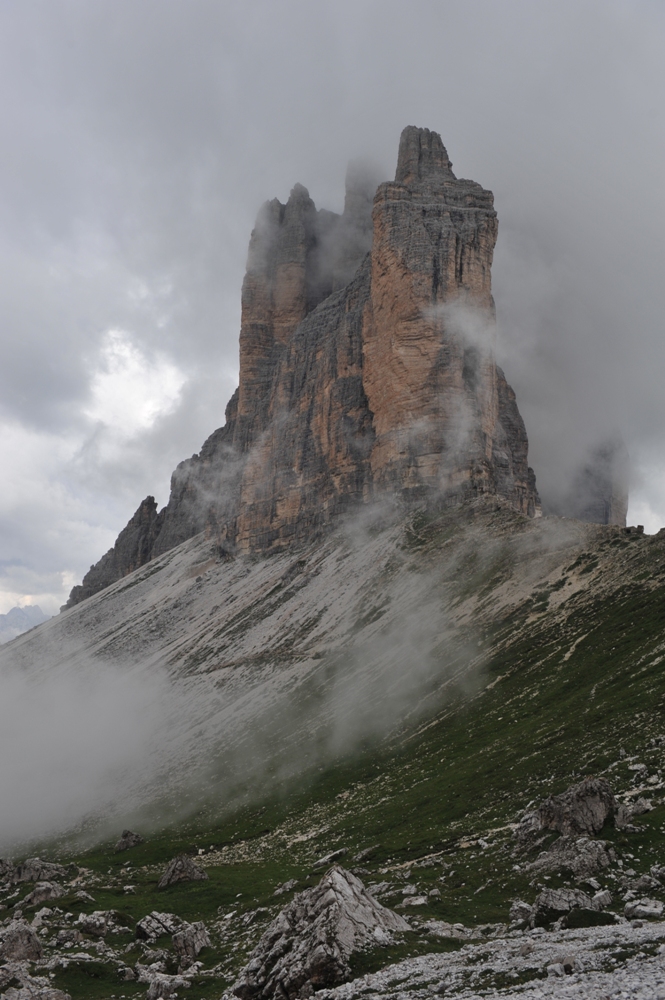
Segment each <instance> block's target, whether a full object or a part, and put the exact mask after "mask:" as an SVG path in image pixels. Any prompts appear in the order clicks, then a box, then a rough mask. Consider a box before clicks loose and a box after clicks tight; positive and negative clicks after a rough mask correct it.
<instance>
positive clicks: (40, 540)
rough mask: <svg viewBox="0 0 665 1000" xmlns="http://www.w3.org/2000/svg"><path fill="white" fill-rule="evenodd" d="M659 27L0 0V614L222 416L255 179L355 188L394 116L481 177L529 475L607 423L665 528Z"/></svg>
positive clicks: (288, 4)
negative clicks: (422, 129)
mask: <svg viewBox="0 0 665 1000" xmlns="http://www.w3.org/2000/svg"><path fill="white" fill-rule="evenodd" d="M664 43H665V10H664V9H663V7H662V5H661V4H658V3H655V2H646V0H642V2H640V0H631V2H613V0H574V2H569V0H557V2H548V0H546V2H543V3H539V4H534V3H532V2H527V0H523V2H521V0H505V2H503V3H501V4H497V3H496V2H494V0H447V2H446V0H444V2H442V0H414V2H413V3H411V4H409V5H404V4H398V3H396V2H393V0H355V2H353V3H351V2H349V0H339V2H337V3H334V4H332V3H326V4H312V3H311V2H305V0H302V2H301V0H285V2H283V3H279V4H275V3H273V2H259V0H244V2H242V3H239V2H224V3H219V2H218V0H187V2H184V0H142V2H141V3H136V2H135V0H99V2H96V3H89V2H88V0H22V2H20V3H6V4H3V5H2V7H0V85H1V86H2V93H3V101H2V102H1V105H0V123H1V129H2V132H1V134H2V136H3V139H2V143H3V156H2V157H1V158H0V213H1V214H0V218H1V223H2V224H1V226H0V263H1V266H2V274H3V281H2V284H1V287H0V331H1V337H2V341H1V344H0V350H1V352H2V353H1V357H2V364H1V365H0V422H1V424H2V426H1V428H0V433H1V437H0V440H1V442H2V444H1V448H2V451H1V453H0V455H1V460H2V462H3V466H4V471H5V480H6V481H7V482H8V484H9V486H8V488H7V489H6V490H5V491H4V496H3V498H2V500H0V604H1V605H2V606H1V607H0V612H2V611H6V610H8V609H9V607H11V606H12V604H13V603H16V602H17V601H19V600H20V601H26V600H34V602H35V603H37V602H39V603H41V604H42V606H43V607H45V608H46V609H47V610H50V611H55V610H56V608H57V606H58V604H59V603H60V602H61V601H62V600H63V598H64V597H65V596H66V593H67V591H68V589H69V587H70V586H71V584H72V583H74V582H78V580H79V579H80V577H81V575H82V574H83V573H84V572H85V570H86V569H87V567H88V565H89V564H90V563H91V562H93V561H94V560H96V559H97V558H99V556H100V555H101V554H102V553H103V551H105V549H106V548H108V546H109V545H110V544H111V543H112V541H113V538H114V537H115V535H116V534H117V532H118V530H119V529H120V528H121V527H122V526H123V525H124V523H125V522H126V521H127V519H128V518H129V516H130V515H131V513H132V512H133V510H134V509H135V508H136V506H137V505H138V503H139V501H140V500H141V499H142V498H143V497H144V496H145V495H146V494H147V493H154V494H155V495H156V496H157V498H158V500H159V501H160V503H163V502H165V501H166V499H167V492H168V481H169V475H170V472H171V470H172V469H173V468H174V466H175V464H176V463H177V462H178V461H179V460H180V459H182V458H185V457H187V456H188V455H189V454H191V453H192V452H193V451H196V450H198V448H199V447H200V445H201V443H202V441H203V440H204V438H205V437H206V436H207V435H208V434H209V433H210V432H211V431H212V430H213V429H214V428H215V427H217V426H219V425H220V424H221V423H222V422H223V412H224V406H225V403H226V401H227V399H228V397H229V396H230V394H231V392H232V390H233V388H234V383H235V379H236V378H237V350H238V348H237V342H238V329H239V319H240V286H241V282H242V275H243V271H244V264H245V259H246V253H247V243H248V239H249V234H250V231H251V228H252V225H253V222H254V218H255V216H256V213H257V210H258V208H259V206H260V205H261V203H262V202H263V201H264V200H266V199H267V198H272V197H275V196H276V197H279V198H280V199H281V200H282V201H284V200H285V199H286V197H287V196H288V192H289V190H290V188H291V187H292V186H293V184H294V183H295V182H297V181H299V182H301V183H303V184H305V185H306V186H307V187H308V189H309V191H310V193H311V195H312V197H313V198H314V199H315V201H316V203H317V205H318V206H319V207H327V208H332V209H335V210H340V208H341V205H342V201H343V183H344V174H345V170H346V165H347V162H348V161H349V160H351V159H354V158H358V157H360V158H363V157H365V158H369V159H370V160H371V161H372V162H373V163H375V164H377V165H378V166H379V168H380V169H381V170H383V172H384V175H385V176H386V178H388V177H390V176H392V174H393V172H394V163H395V157H396V151H397V143H398V139H399V134H400V131H401V129H402V128H403V127H404V126H405V125H407V124H415V125H420V126H426V127H429V128H431V129H434V130H436V131H438V132H440V133H441V135H442V137H443V140H444V143H445V144H446V146H447V148H448V151H449V154H450V156H451V158H452V160H453V164H454V169H455V171H456V173H457V174H458V176H466V177H471V178H473V179H475V180H477V181H479V182H480V183H481V184H483V185H484V186H485V187H489V188H491V189H492V190H493V191H494V194H495V203H496V208H497V211H498V214H499V220H500V228H499V242H498V246H497V251H496V256H495V265H494V291H495V298H496V302H497V313H498V348H497V349H498V352H499V355H500V360H501V363H502V364H503V365H504V367H505V369H506V374H507V376H508V379H509V381H511V383H512V384H513V386H514V388H515V390H516V393H517V397H518V403H519V405H520V408H521V411H522V414H523V416H524V419H525V422H526V426H527V431H528V433H529V437H530V442H531V452H530V454H531V462H532V464H533V466H534V468H535V470H536V474H537V477H538V482H539V484H540V486H541V488H542V490H543V491H544V492H546V493H547V492H550V493H552V494H554V493H556V491H557V490H559V489H561V488H562V487H561V484H562V483H563V482H564V481H566V477H569V476H570V474H571V470H572V469H573V468H574V467H575V466H576V464H577V463H578V462H579V461H581V460H583V458H584V455H585V452H586V449H587V448H588V447H589V446H590V445H593V444H595V443H596V442H597V441H598V440H599V439H601V438H602V437H604V436H606V435H607V434H609V433H613V432H614V431H615V430H619V431H620V433H622V434H623V436H624V439H625V440H626V443H627V445H628V448H629V451H630V453H631V457H632V462H633V494H632V496H633V501H632V508H631V516H632V517H633V519H634V520H643V521H644V522H645V523H646V524H647V527H648V529H649V530H653V529H657V528H658V527H660V522H662V523H665V435H664V434H663V428H664V427H665V394H664V393H663V392H662V388H661V383H662V372H663V371H664V370H665V337H664V336H663V320H662V306H661V284H662V274H663V273H664V272H665V267H664V265H665V260H664V257H665V250H664V244H663V240H662V229H663V220H664V208H665V204H664V202H665V189H664V188H663V185H662V168H663V160H664V155H663V154H664V153H665V128H664V127H663V126H664V124H665V123H664V121H663V118H664V117H665V112H664V109H663V103H662V93H663V85H664V84H665V67H664V65H663V59H662V52H663V49H664V47H665V45H664Z"/></svg>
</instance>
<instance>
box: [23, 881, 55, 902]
mask: <svg viewBox="0 0 665 1000" xmlns="http://www.w3.org/2000/svg"><path fill="white" fill-rule="evenodd" d="M64 895H65V890H64V889H63V888H62V886H61V885H58V883H57V882H38V883H37V885H36V886H35V888H34V889H33V890H32V892H29V893H28V895H27V896H26V897H25V899H24V900H22V902H21V905H22V906H39V904H40V903H45V902H46V901H47V900H48V899H60V897H61V896H64Z"/></svg>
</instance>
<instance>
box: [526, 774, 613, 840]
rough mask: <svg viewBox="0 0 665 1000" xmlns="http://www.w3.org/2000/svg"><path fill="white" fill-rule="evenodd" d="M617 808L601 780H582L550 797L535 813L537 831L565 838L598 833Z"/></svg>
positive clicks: (610, 792)
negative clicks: (560, 835) (549, 831)
mask: <svg viewBox="0 0 665 1000" xmlns="http://www.w3.org/2000/svg"><path fill="white" fill-rule="evenodd" d="M616 809H617V801H616V799H615V798H614V793H613V792H612V789H611V787H610V785H609V783H608V782H607V781H606V780H605V779H604V778H585V779H584V781H580V783H579V784H578V785H573V786H572V787H571V788H569V789H567V791H565V792H563V793H562V794H561V795H550V797H549V798H548V799H545V801H544V802H543V803H542V805H541V806H540V808H539V810H538V816H539V819H540V828H541V830H558V831H559V833H562V834H564V836H568V835H571V834H572V835H576V836H579V835H580V834H590V835H591V836H593V835H594V834H596V833H600V831H601V830H602V829H603V827H604V826H605V824H606V823H607V822H608V821H609V820H611V819H612V818H613V816H614V813H615V811H616Z"/></svg>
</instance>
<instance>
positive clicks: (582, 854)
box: [527, 837, 614, 879]
mask: <svg viewBox="0 0 665 1000" xmlns="http://www.w3.org/2000/svg"><path fill="white" fill-rule="evenodd" d="M613 858H614V850H613V848H611V847H610V846H609V845H608V843H607V841H605V840H591V839H590V838H589V837H559V839H558V840H555V841H554V843H553V844H552V845H551V847H550V848H549V849H548V850H547V851H543V852H542V853H541V854H539V855H538V857H537V858H536V860H535V861H532V862H531V863H530V864H529V865H527V869H528V870H529V871H532V872H542V871H556V872H560V871H562V870H564V869H567V870H568V871H570V872H572V873H573V875H575V877H576V878H578V879H585V878H588V877H589V876H590V875H593V873H594V872H597V871H599V870H601V869H602V868H607V867H609V865H610V863H611V861H612V860H613Z"/></svg>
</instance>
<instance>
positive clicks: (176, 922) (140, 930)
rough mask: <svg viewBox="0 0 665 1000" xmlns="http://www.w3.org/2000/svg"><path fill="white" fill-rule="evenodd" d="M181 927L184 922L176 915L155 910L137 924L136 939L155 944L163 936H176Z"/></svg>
mask: <svg viewBox="0 0 665 1000" xmlns="http://www.w3.org/2000/svg"><path fill="white" fill-rule="evenodd" d="M181 926H182V920H181V919H180V917H177V916H176V915H175V913H160V912H159V911H158V910H153V911H152V913H149V914H148V915H147V916H146V917H142V918H141V919H140V920H139V922H138V923H137V925H136V937H137V938H138V939H139V940H140V941H148V942H149V943H150V944H154V943H155V941H156V940H157V938H159V937H162V935H163V934H175V932H176V931H178V930H180V927H181Z"/></svg>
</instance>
